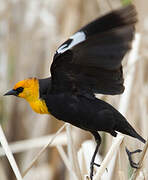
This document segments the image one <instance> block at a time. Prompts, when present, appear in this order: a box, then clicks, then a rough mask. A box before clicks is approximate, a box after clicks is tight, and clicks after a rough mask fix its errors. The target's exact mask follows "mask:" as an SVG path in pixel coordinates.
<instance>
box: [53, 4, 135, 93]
mask: <svg viewBox="0 0 148 180" xmlns="http://www.w3.org/2000/svg"><path fill="white" fill-rule="evenodd" d="M136 21H137V19H136V10H135V8H134V6H133V5H129V6H126V7H124V8H122V9H119V10H115V11H112V12H111V13H109V14H107V15H105V16H103V17H101V18H98V19H96V20H95V21H93V22H91V23H90V24H88V25H86V26H85V27H83V28H82V29H80V30H79V31H78V32H76V33H75V34H74V35H73V36H71V37H70V38H69V39H68V40H67V41H66V42H64V43H63V44H62V45H61V46H60V47H59V48H58V50H57V51H56V53H55V56H54V59H53V63H52V65H51V75H52V76H51V80H52V86H51V91H52V92H72V93H89V94H94V93H102V94H111V95H114V94H120V93H122V92H123V91H124V85H123V73H122V64H121V62H122V59H123V57H124V56H125V54H126V53H127V52H128V51H129V49H130V48H131V42H132V40H133V37H134V32H135V23H136Z"/></svg>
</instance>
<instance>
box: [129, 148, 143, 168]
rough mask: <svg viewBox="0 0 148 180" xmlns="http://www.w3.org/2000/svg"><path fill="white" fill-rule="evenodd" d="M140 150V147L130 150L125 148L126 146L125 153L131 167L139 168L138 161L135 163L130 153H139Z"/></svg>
mask: <svg viewBox="0 0 148 180" xmlns="http://www.w3.org/2000/svg"><path fill="white" fill-rule="evenodd" d="M141 151H142V150H141V149H137V150H135V151H132V152H130V151H129V150H128V149H127V148H126V153H127V155H128V159H129V162H130V165H131V167H132V168H135V169H139V168H140V166H139V163H135V162H134V161H133V160H132V154H135V153H140V152H141Z"/></svg>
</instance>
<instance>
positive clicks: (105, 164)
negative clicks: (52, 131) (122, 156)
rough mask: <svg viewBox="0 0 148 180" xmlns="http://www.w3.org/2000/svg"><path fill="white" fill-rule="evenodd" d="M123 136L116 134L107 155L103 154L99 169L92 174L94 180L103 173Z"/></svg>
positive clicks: (98, 178)
mask: <svg viewBox="0 0 148 180" xmlns="http://www.w3.org/2000/svg"><path fill="white" fill-rule="evenodd" d="M123 138H124V136H122V135H118V136H117V137H116V138H115V139H114V141H113V143H112V146H111V148H110V150H109V151H108V153H107V155H106V156H105V158H104V160H103V162H102V164H101V166H100V168H99V170H98V171H97V173H96V175H95V176H94V180H100V178H101V176H102V174H103V173H104V171H105V169H106V167H107V165H108V164H109V162H110V161H111V159H112V157H113V155H114V153H115V152H117V151H118V149H119V146H120V144H121V143H122V141H123Z"/></svg>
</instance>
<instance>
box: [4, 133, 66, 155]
mask: <svg viewBox="0 0 148 180" xmlns="http://www.w3.org/2000/svg"><path fill="white" fill-rule="evenodd" d="M54 135H55V134H52V135H48V136H43V137H39V138H34V139H27V140H22V141H16V142H14V143H10V144H9V147H10V149H11V152H12V153H18V152H23V151H26V150H29V149H33V148H41V147H43V146H45V145H46V144H47V143H48V142H49V141H50V140H51V139H52V138H53V136H54ZM57 144H58V145H66V144H67V136H66V133H65V132H63V133H60V134H59V135H58V137H57V138H56V139H55V141H54V142H53V143H52V144H51V146H56V145H57ZM4 155H5V152H4V150H3V148H0V156H4Z"/></svg>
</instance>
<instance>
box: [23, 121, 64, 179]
mask: <svg viewBox="0 0 148 180" xmlns="http://www.w3.org/2000/svg"><path fill="white" fill-rule="evenodd" d="M66 125H67V123H65V124H64V125H63V126H62V127H61V128H60V129H59V130H58V131H57V132H56V134H55V135H54V136H53V137H52V139H51V140H50V141H49V142H48V143H47V144H46V145H45V146H44V147H43V148H42V149H41V150H40V151H39V153H38V154H37V155H36V156H35V158H34V159H33V160H32V162H31V163H30V165H29V166H28V168H27V169H26V170H25V171H24V173H23V177H24V176H25V175H26V174H27V173H28V171H29V170H30V169H31V168H32V167H33V165H34V164H35V163H36V162H37V160H38V159H39V157H40V156H41V155H42V154H43V153H44V152H45V150H46V148H47V147H49V146H50V145H51V144H52V142H53V141H54V139H55V138H56V137H57V135H58V134H59V133H60V132H61V131H62V130H63V129H64V128H65V126H66Z"/></svg>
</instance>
